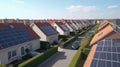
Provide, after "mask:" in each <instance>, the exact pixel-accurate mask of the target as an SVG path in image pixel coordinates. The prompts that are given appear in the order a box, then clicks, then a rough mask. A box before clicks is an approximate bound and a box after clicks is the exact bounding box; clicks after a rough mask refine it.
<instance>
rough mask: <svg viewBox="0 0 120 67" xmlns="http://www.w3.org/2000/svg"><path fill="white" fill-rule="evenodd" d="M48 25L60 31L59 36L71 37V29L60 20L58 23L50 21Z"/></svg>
mask: <svg viewBox="0 0 120 67" xmlns="http://www.w3.org/2000/svg"><path fill="white" fill-rule="evenodd" d="M48 23H49V24H51V25H52V26H53V27H54V28H55V29H56V30H57V31H58V33H59V35H65V36H69V35H70V30H69V28H68V27H67V26H66V25H65V24H64V23H62V22H61V21H60V20H58V22H57V21H56V20H52V21H48Z"/></svg>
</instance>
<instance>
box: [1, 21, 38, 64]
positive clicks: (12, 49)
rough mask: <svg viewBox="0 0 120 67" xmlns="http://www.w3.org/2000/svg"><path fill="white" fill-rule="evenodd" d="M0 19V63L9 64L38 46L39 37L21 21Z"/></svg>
mask: <svg viewBox="0 0 120 67" xmlns="http://www.w3.org/2000/svg"><path fill="white" fill-rule="evenodd" d="M7 21H8V20H7V19H3V20H1V21H0V64H9V63H11V62H13V61H15V60H19V59H20V58H21V57H22V56H24V55H26V53H27V52H26V50H29V51H34V50H37V49H39V48H40V41H39V39H40V37H39V36H37V34H35V32H34V31H32V29H31V28H30V27H29V26H26V25H24V24H23V23H9V22H7Z"/></svg>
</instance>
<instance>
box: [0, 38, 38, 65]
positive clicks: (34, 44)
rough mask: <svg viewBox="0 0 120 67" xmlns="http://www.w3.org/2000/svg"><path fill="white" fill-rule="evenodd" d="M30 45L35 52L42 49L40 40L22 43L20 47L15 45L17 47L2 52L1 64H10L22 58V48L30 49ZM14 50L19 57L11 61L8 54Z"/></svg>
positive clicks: (0, 54) (0, 52) (0, 53)
mask: <svg viewBox="0 0 120 67" xmlns="http://www.w3.org/2000/svg"><path fill="white" fill-rule="evenodd" d="M30 44H31V45H32V49H33V50H36V49H39V48H40V40H39V39H37V40H32V41H29V42H25V43H22V44H19V45H15V46H12V47H9V48H5V49H2V50H0V62H1V64H8V63H10V62H12V61H14V60H16V59H18V57H19V58H20V57H21V56H22V55H21V47H24V48H25V49H26V48H28V47H30ZM13 50H16V52H17V55H16V57H13V58H11V59H10V60H8V52H9V51H13Z"/></svg>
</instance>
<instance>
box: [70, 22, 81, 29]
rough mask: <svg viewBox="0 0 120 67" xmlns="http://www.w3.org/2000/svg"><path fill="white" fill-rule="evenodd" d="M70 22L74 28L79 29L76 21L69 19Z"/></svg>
mask: <svg viewBox="0 0 120 67" xmlns="http://www.w3.org/2000/svg"><path fill="white" fill-rule="evenodd" d="M70 23H71V24H72V25H73V26H74V27H75V28H76V30H79V27H78V26H77V25H76V23H75V22H74V21H73V20H70Z"/></svg>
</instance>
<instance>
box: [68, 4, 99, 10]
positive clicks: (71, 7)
mask: <svg viewBox="0 0 120 67" xmlns="http://www.w3.org/2000/svg"><path fill="white" fill-rule="evenodd" d="M67 10H68V11H70V12H93V11H97V10H99V8H97V7H96V6H81V5H77V6H74V5H72V6H70V7H68V8H67Z"/></svg>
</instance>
